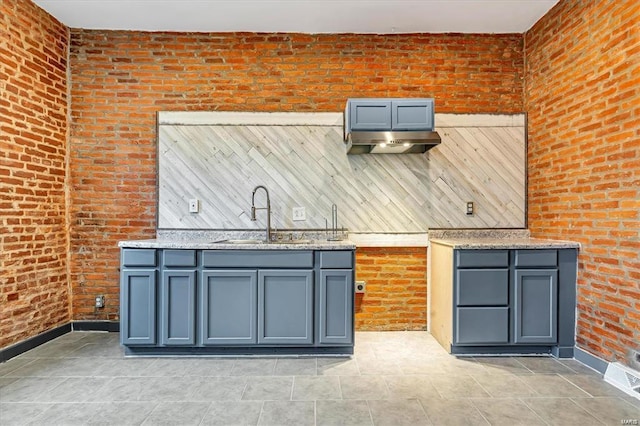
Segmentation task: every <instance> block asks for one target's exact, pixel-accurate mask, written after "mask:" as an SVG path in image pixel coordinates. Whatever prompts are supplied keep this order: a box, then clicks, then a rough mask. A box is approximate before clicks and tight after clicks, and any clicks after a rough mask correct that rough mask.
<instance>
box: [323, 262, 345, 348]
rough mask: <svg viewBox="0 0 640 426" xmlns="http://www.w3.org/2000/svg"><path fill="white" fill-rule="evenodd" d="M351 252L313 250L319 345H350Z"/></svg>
mask: <svg viewBox="0 0 640 426" xmlns="http://www.w3.org/2000/svg"><path fill="white" fill-rule="evenodd" d="M353 263H354V261H353V252H351V251H321V252H316V264H318V265H319V266H320V270H319V275H320V276H319V279H318V285H317V289H316V297H317V302H316V306H317V313H316V323H317V327H316V333H317V336H318V343H319V344H320V345H325V344H326V345H352V344H353V328H354V323H353V317H354V303H353V299H354V288H353Z"/></svg>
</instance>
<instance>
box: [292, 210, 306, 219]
mask: <svg viewBox="0 0 640 426" xmlns="http://www.w3.org/2000/svg"><path fill="white" fill-rule="evenodd" d="M292 216H293V220H294V221H300V220H306V219H307V214H306V212H305V210H304V207H294V208H293V214H292Z"/></svg>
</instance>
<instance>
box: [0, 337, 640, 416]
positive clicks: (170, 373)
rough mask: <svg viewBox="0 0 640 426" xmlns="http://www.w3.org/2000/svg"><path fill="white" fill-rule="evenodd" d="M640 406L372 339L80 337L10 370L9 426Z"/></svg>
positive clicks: (413, 342)
mask: <svg viewBox="0 0 640 426" xmlns="http://www.w3.org/2000/svg"><path fill="white" fill-rule="evenodd" d="M625 420H626V421H629V423H627V424H638V423H634V422H635V421H640V401H638V400H637V399H634V398H632V397H630V396H627V395H626V394H624V393H623V392H620V391H618V390H617V389H615V388H614V387H612V386H610V385H608V384H606V383H605V382H603V380H602V377H601V376H600V375H599V374H597V373H596V372H594V371H592V370H590V369H589V368H587V367H585V366H583V365H582V364H580V363H578V362H576V361H574V360H565V361H558V360H555V359H553V358H544V357H490V358H455V357H452V356H450V355H448V354H446V353H445V351H444V350H443V349H442V348H441V347H440V346H439V345H438V344H437V343H436V342H435V340H434V339H433V338H432V337H431V336H430V335H429V334H428V333H426V332H380V333H377V332H376V333H373V332H362V333H357V335H356V354H355V355H354V357H353V358H322V357H318V358H242V359H238V358H124V357H123V355H122V350H121V348H120V346H119V344H118V335H117V334H116V333H87V332H85V333H83V332H73V333H69V334H66V335H64V336H62V337H60V338H58V339H55V340H53V341H51V342H49V343H47V344H45V345H42V346H40V347H38V348H35V349H33V350H31V351H29V352H27V353H25V354H22V355H20V356H19V357H16V358H14V359H12V360H9V361H8V362H6V363H4V364H0V425H2V426H9V425H14V424H16V425H25V424H40V425H74V424H103V425H126V424H132V425H154V424H158V425H160V424H162V425H210V424H211V425H236V424H237V425H240V424H243V425H296V426H297V425H314V424H315V425H372V424H373V425H393V426H400V425H404V424H407V425H412V426H414V425H456V424H460V425H487V424H491V425H518V424H520V425H563V426H564V425H572V424H575V425H602V424H609V425H620V424H623V421H625Z"/></svg>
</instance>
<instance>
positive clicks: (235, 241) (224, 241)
mask: <svg viewBox="0 0 640 426" xmlns="http://www.w3.org/2000/svg"><path fill="white" fill-rule="evenodd" d="M310 242H311V240H289V239H284V240H275V241H271V242H270V243H269V244H309V243H310ZM215 244H267V243H266V242H265V241H264V240H250V239H247V240H222V241H215Z"/></svg>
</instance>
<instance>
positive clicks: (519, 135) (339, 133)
mask: <svg viewBox="0 0 640 426" xmlns="http://www.w3.org/2000/svg"><path fill="white" fill-rule="evenodd" d="M190 114H193V115H190ZM243 115H244V117H243ZM279 115H282V114H279ZM287 117H289V118H287V119H283V117H274V116H273V115H270V114H242V113H238V116H235V115H234V113H220V114H219V115H218V117H217V118H216V113H185V112H180V113H160V114H159V120H160V121H159V135H158V150H159V155H158V164H159V192H158V194H159V200H158V228H160V229H258V228H262V227H263V226H264V223H265V218H264V212H263V211H259V212H258V221H257V222H252V221H251V220H250V207H251V192H252V190H253V188H254V187H255V186H256V185H265V186H266V187H267V188H268V189H269V192H270V196H271V208H272V226H274V227H276V228H278V229H303V228H306V229H310V228H313V229H324V228H325V223H326V222H325V220H327V221H328V222H329V225H331V206H332V204H333V203H335V204H336V205H337V206H338V212H339V216H338V219H339V225H340V226H344V227H345V228H348V229H349V230H350V231H356V232H424V231H426V230H427V229H428V228H522V227H524V224H525V132H524V118H523V116H522V115H515V116H513V115H508V116H488V115H487V116H482V115H444V114H442V115H441V114H437V115H436V127H437V130H438V132H439V133H440V136H441V137H442V143H441V144H440V145H438V146H436V147H435V148H433V149H431V150H429V151H428V152H427V153H425V154H404V155H392V154H391V155H389V154H385V155H347V154H346V147H345V144H344V142H343V129H342V126H341V125H337V124H336V123H341V120H340V118H339V114H326V115H325V114H313V115H308V114H307V115H306V117H305V116H304V115H299V116H297V117H296V116H295V114H292V115H291V116H287ZM291 117H293V118H291ZM336 117H338V118H336ZM483 117H484V118H486V119H483ZM229 123H233V124H229ZM243 123H247V124H243ZM256 123H257V124H256ZM274 123H275V124H274ZM449 123H450V124H449ZM465 123H467V124H465ZM483 123H486V125H483ZM450 126H454V127H450ZM192 198H196V199H199V200H200V212H199V213H189V209H188V201H189V199H192ZM467 201H473V202H474V203H475V214H474V215H473V216H467V215H466V214H465V207H466V202H467ZM256 204H257V205H259V206H262V205H264V197H263V193H262V192H260V193H258V194H257V195H256ZM297 206H301V207H304V208H305V210H306V220H305V221H298V222H294V221H292V208H293V207H297Z"/></svg>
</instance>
